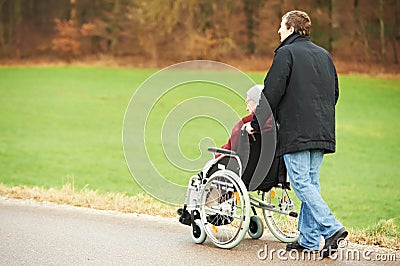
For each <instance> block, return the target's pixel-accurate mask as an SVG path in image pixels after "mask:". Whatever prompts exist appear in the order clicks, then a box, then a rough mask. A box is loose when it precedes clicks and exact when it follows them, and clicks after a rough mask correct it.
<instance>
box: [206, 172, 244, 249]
mask: <svg viewBox="0 0 400 266" xmlns="http://www.w3.org/2000/svg"><path fill="white" fill-rule="evenodd" d="M200 217H201V222H202V224H203V226H204V229H205V231H206V234H207V236H208V237H209V238H210V239H211V241H212V242H213V243H214V244H215V245H216V246H218V247H220V248H233V247H235V246H236V245H238V244H239V243H240V241H242V239H243V237H244V236H245V234H246V232H247V230H248V228H249V223H250V199H249V195H248V193H247V189H246V187H245V185H244V184H243V182H242V180H240V178H239V177H238V176H237V174H235V173H234V172H232V171H230V170H218V171H216V172H215V173H214V174H212V175H211V177H210V178H209V179H208V181H207V182H206V184H205V185H204V188H203V190H202V193H201V196H200Z"/></svg>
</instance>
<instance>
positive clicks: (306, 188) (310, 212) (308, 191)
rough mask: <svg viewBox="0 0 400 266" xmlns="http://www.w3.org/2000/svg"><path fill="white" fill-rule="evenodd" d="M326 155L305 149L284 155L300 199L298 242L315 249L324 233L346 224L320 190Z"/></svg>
mask: <svg viewBox="0 0 400 266" xmlns="http://www.w3.org/2000/svg"><path fill="white" fill-rule="evenodd" d="M323 157H324V152H323V151H322V150H305V151H301V152H296V153H289V154H285V155H284V156H283V158H284V160H285V165H286V168H287V171H288V175H289V179H290V182H291V184H292V187H293V190H294V192H295V193H296V195H297V197H298V198H299V199H300V201H301V208H300V214H299V221H298V229H299V232H300V236H299V239H298V243H299V244H300V245H302V246H303V247H306V248H309V249H313V250H318V249H319V243H320V241H321V236H322V237H324V238H325V239H327V238H329V237H331V236H332V235H333V234H334V233H336V232H337V231H338V230H339V229H340V228H342V227H343V225H342V224H341V223H340V222H339V221H338V220H336V219H335V217H334V216H333V214H332V212H331V211H330V210H329V207H328V205H327V204H326V203H325V201H324V200H323V199H322V196H321V193H320V185H319V169H320V166H321V163H322V159H323Z"/></svg>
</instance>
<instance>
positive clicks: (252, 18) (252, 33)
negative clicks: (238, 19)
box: [243, 0, 265, 55]
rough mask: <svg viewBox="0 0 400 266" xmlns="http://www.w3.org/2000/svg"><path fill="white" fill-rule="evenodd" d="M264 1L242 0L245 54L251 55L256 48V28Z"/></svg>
mask: <svg viewBox="0 0 400 266" xmlns="http://www.w3.org/2000/svg"><path fill="white" fill-rule="evenodd" d="M264 2H265V1H264V0H243V6H244V13H245V15H246V32H247V45H246V53H247V55H253V54H254V52H255V49H256V42H255V37H256V34H257V33H256V32H257V30H258V24H259V13H260V9H261V7H262V6H263V5H264Z"/></svg>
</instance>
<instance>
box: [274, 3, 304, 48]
mask: <svg viewBox="0 0 400 266" xmlns="http://www.w3.org/2000/svg"><path fill="white" fill-rule="evenodd" d="M293 32H296V33H297V34H299V35H305V36H310V32H311V19H310V17H309V16H308V15H307V13H306V12H303V11H298V10H293V11H289V12H287V13H286V14H285V15H283V17H282V21H281V26H280V28H279V30H278V34H279V35H280V36H281V42H283V41H284V40H285V39H286V38H287V37H289V36H290V35H291V34H292V33H293Z"/></svg>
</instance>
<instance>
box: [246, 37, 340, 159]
mask: <svg viewBox="0 0 400 266" xmlns="http://www.w3.org/2000/svg"><path fill="white" fill-rule="evenodd" d="M263 95H264V96H265V97H263ZM263 95H262V97H261V99H260V102H259V105H258V107H257V109H256V111H255V116H254V117H253V120H252V122H251V125H252V127H253V128H254V129H255V130H259V126H258V124H259V123H258V122H260V124H264V123H265V120H266V119H267V118H268V116H269V114H270V113H271V110H273V111H274V117H275V120H276V122H277V125H278V141H277V149H276V155H277V156H281V155H283V154H287V153H292V152H298V151H303V150H308V149H323V150H324V152H325V153H333V152H335V148H336V143H335V105H336V102H337V100H338V97H339V86H338V79H337V74H336V69H335V66H334V64H333V62H332V58H331V56H330V55H329V53H328V52H327V51H326V50H324V49H323V48H321V47H319V46H317V45H315V44H314V43H312V42H311V41H310V38H309V37H308V36H300V35H298V34H297V33H293V34H292V35H290V36H289V37H288V38H287V39H286V40H285V41H284V42H282V43H281V45H280V46H279V47H278V48H277V49H276V50H275V57H274V60H273V62H272V66H271V68H270V70H269V71H268V74H267V76H266V77H265V80H264V90H263ZM266 100H267V101H268V103H269V106H270V108H269V107H268V104H267V102H266Z"/></svg>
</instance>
